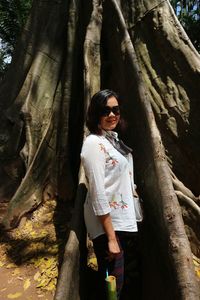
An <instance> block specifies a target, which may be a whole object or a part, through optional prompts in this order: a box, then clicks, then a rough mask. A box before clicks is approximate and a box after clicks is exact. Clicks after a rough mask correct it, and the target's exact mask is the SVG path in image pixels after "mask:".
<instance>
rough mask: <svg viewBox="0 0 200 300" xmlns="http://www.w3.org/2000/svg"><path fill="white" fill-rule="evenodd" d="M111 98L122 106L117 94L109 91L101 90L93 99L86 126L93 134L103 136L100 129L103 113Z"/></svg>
mask: <svg viewBox="0 0 200 300" xmlns="http://www.w3.org/2000/svg"><path fill="white" fill-rule="evenodd" d="M111 97H115V98H116V99H117V102H118V104H119V105H120V99H119V96H118V95H117V94H116V93H115V92H113V91H111V90H108V89H106V90H101V91H99V92H97V93H96V94H94V96H93V97H92V99H91V102H90V105H89V107H88V111H87V118H86V126H87V127H88V129H89V131H90V132H91V133H94V134H101V129H100V128H99V123H100V118H101V112H102V110H103V108H104V107H105V106H106V104H107V101H108V99H109V98H111Z"/></svg>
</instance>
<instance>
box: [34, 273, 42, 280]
mask: <svg viewBox="0 0 200 300" xmlns="http://www.w3.org/2000/svg"><path fill="white" fill-rule="evenodd" d="M40 276H41V273H40V272H39V271H38V272H37V273H35V275H34V277H33V278H34V280H38V278H39V277H40Z"/></svg>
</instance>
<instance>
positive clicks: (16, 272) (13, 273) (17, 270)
mask: <svg viewBox="0 0 200 300" xmlns="http://www.w3.org/2000/svg"><path fill="white" fill-rule="evenodd" d="M19 274H20V270H19V269H18V268H16V269H15V270H14V271H13V272H12V276H17V275H19Z"/></svg>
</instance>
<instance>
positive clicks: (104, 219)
mask: <svg viewBox="0 0 200 300" xmlns="http://www.w3.org/2000/svg"><path fill="white" fill-rule="evenodd" d="M99 220H100V222H101V224H102V226H103V228H104V231H105V233H106V236H107V238H108V250H109V253H110V254H111V256H112V255H115V254H118V253H120V248H119V244H118V242H117V238H116V235H115V231H114V229H113V226H112V220H111V217H110V214H106V215H102V216H99ZM111 258H112V257H111Z"/></svg>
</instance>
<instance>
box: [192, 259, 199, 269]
mask: <svg viewBox="0 0 200 300" xmlns="http://www.w3.org/2000/svg"><path fill="white" fill-rule="evenodd" d="M193 264H194V265H195V266H196V267H199V263H198V262H197V261H196V260H195V259H193Z"/></svg>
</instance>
